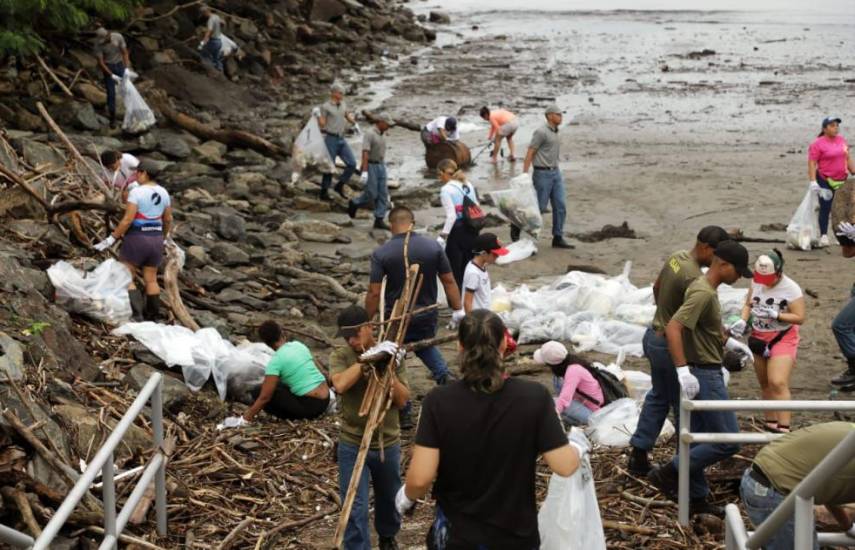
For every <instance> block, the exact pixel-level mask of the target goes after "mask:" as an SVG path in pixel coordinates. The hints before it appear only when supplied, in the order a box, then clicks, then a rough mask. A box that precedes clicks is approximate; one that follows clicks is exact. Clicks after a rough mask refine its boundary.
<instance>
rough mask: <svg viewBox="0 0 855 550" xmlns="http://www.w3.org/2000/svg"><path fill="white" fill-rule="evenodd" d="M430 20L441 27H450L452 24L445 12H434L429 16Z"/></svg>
mask: <svg viewBox="0 0 855 550" xmlns="http://www.w3.org/2000/svg"><path fill="white" fill-rule="evenodd" d="M428 20H429V21H430V22H431V23H439V24H441V25H448V24H449V23H451V17H449V16H448V14H447V13H445V12H444V11H432V12H430V15H429V16H428Z"/></svg>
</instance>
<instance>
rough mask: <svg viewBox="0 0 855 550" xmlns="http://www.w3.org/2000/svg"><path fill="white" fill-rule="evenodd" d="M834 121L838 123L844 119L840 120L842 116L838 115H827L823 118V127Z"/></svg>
mask: <svg viewBox="0 0 855 550" xmlns="http://www.w3.org/2000/svg"><path fill="white" fill-rule="evenodd" d="M832 122H836V123H837V124H840V123H841V122H843V121H842V120H840V117H837V116H827V117H825V118H824V119H822V127H823V128H825V127H826V126H828V125H829V124H831V123H832Z"/></svg>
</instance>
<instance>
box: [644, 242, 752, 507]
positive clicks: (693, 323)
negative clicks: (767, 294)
mask: <svg viewBox="0 0 855 550" xmlns="http://www.w3.org/2000/svg"><path fill="white" fill-rule="evenodd" d="M752 276H753V274H752V273H751V270H750V269H748V251H747V250H746V249H745V247H743V246H742V245H741V244H739V243H737V242H736V241H724V242H721V243H719V245H718V247H716V249H715V252H714V253H713V260H712V264H711V265H710V268H709V270H708V271H707V274H706V275H704V276H703V277H699V278H697V279H695V281H694V282H693V283H692V284H690V285H689V288H688V289H687V290H686V295H685V297H684V299H683V305H681V306H680V309H678V310H677V312H676V313H674V315H673V317H671V320H670V321H669V322H668V325H666V327H665V338H666V339H667V340H668V350H669V352H670V353H671V359H672V361H673V362H674V364H675V365H678V367H677V380H678V382H679V384H680V388H681V390H682V391H683V392H684V393H685V395H686V397H687V398H688V399H694V398H695V397H697V398H698V399H703V400H727V399H729V398H728V395H727V387H726V386H725V383H724V379H723V377H722V373H721V363H722V356H723V348H724V347H725V346H726V347H727V348H728V349H738V350H740V351H741V352H743V353H745V351H744V350H743V348H745V347H746V346H745V344H742V343H741V342H738V341H736V340H734V339H732V338H726V336H725V333H724V330H723V328H722V326H721V305H720V304H719V301H718V293H717V291H716V289H717V288H718V287H719V285H720V284H722V283H727V284H733V283H735V282H736V281H738V280H739V278H740V277H746V278H751V277H752ZM725 342H727V343H725ZM748 353H751V352H750V350H749V351H748ZM692 429H693V431H697V432H705V433H735V432H737V431H739V426H738V425H737V423H736V415H735V414H734V413H733V412H721V411H699V412H695V413H694V414H693V415H692ZM738 450H739V446H738V445H733V444H726V443H701V444H698V445H695V446H693V447H692V449H691V452H690V459H691V460H690V471H689V476H690V486H689V496H690V497H691V504H690V507H691V508H690V509H691V512H692V513H716V514H718V515H721V510H720V509H718V508H717V507H715V506H713V505H711V504H710V503H709V502H708V501H707V495H708V494H709V486H708V485H707V482H706V479H705V477H704V469H705V468H707V467H708V466H711V465H713V464H715V463H716V462H719V461H721V460H724V459H725V458H728V457H730V456H733V455H734V454H736V452H737V451H738ZM678 458H679V457H676V456H675V457H674V459H673V460H672V461H670V462H668V463H665V464H663V465H661V466H659V467H656V468H654V469H653V470H651V471H650V474H649V475H648V477H649V479H650V481H651V483H653V485H655V486H656V487H657V488H658V489H660V490H661V491H662V492H663V493H664V494H665V495H666V496H668V497H670V498H674V497H675V494H676V489H677V463H678ZM675 500H676V499H675Z"/></svg>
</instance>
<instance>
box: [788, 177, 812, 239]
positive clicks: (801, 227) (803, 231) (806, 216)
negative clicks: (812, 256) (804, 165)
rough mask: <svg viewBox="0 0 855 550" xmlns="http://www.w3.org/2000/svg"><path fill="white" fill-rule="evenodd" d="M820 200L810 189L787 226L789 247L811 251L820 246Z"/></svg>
mask: <svg viewBox="0 0 855 550" xmlns="http://www.w3.org/2000/svg"><path fill="white" fill-rule="evenodd" d="M818 212H819V199H818V198H817V195H816V193H814V192H812V191H811V190H810V188H808V190H807V193H805V196H804V198H803V199H802V202H801V204H799V207H798V208H797V209H796V213H795V214H793V218H792V219H791V220H790V223H789V224H788V225H787V246H788V247H790V248H795V249H797V250H810V249H811V247H816V246H817V245H818V244H819V238H820V234H819V214H818Z"/></svg>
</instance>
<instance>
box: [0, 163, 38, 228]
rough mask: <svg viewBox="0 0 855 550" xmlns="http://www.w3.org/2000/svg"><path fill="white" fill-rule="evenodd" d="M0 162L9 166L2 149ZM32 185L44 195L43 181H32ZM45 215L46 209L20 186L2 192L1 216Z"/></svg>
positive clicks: (0, 202)
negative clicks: (4, 159) (3, 157)
mask: <svg viewBox="0 0 855 550" xmlns="http://www.w3.org/2000/svg"><path fill="white" fill-rule="evenodd" d="M0 162H2V163H3V164H4V165H5V166H9V164H6V163H5V162H4V161H3V159H2V150H0ZM30 187H32V188H33V189H34V190H35V191H36V193H39V194H40V195H44V193H45V186H44V182H43V181H40V180H35V181H32V182H30ZM44 215H45V211H44V208H42V205H41V204H39V203H38V202H37V201H36V199H34V198H33V197H32V196H30V194H29V193H27V192H26V191H24V190H23V189H21V188H20V187H18V186H14V187H12V188H10V189H4V190H3V192H2V193H0V217H5V216H10V217H13V218H41V217H43V216H44Z"/></svg>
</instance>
